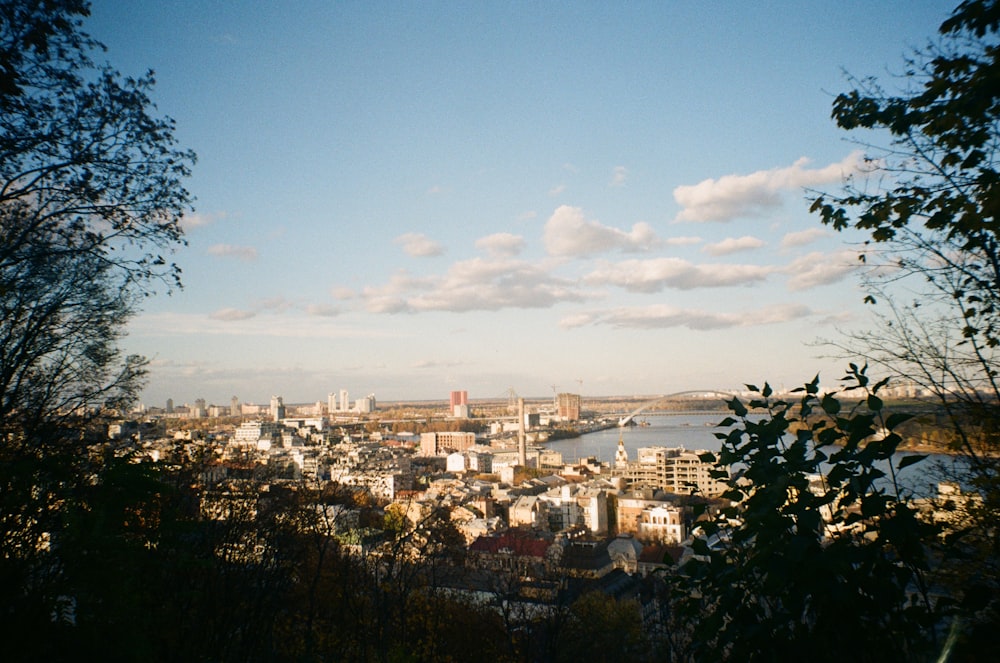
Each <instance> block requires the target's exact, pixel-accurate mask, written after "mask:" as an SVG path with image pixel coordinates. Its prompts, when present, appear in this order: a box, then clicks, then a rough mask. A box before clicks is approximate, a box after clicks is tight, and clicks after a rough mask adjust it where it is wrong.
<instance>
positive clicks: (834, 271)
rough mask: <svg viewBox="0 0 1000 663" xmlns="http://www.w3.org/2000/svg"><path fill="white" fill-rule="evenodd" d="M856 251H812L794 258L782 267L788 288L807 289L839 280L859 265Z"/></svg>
mask: <svg viewBox="0 0 1000 663" xmlns="http://www.w3.org/2000/svg"><path fill="white" fill-rule="evenodd" d="M861 265H862V263H861V262H859V261H858V253H857V251H850V250H844V251H838V252H837V253H832V254H828V253H820V252H819V251H814V252H812V253H808V254H806V255H804V256H801V257H800V258H796V259H795V260H794V261H792V263H791V264H790V265H788V267H786V268H785V269H784V271H785V273H786V274H788V289H789V290H807V289H809V288H815V287H817V286H821V285H829V284H831V283H836V282H837V281H841V280H843V279H844V278H846V277H847V276H848V275H850V274H851V273H852V272H854V271H855V270H857V269H858V268H859V267H861Z"/></svg>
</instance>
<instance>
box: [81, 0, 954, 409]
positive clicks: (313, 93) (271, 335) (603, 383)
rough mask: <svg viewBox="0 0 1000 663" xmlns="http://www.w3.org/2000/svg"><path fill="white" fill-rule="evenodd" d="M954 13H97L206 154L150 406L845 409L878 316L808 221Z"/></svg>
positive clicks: (395, 8)
mask: <svg viewBox="0 0 1000 663" xmlns="http://www.w3.org/2000/svg"><path fill="white" fill-rule="evenodd" d="M952 6H953V5H952V4H951V3H945V2H929V1H921V0H907V1H901V2H870V1H864V2H860V1H859V2H852V1H839V2H759V3H758V2H755V3H747V2H665V1H664V2H651V3H644V2H628V3H610V2H594V3H589V2H547V3H512V2H495V3H494V2H474V3H459V2H449V3H439V2H400V3H377V2H376V3H369V2H336V3H335V2H281V3H264V2H215V1H211V0H199V1H197V2H186V1H176V2H170V3H147V2H131V1H120V2H119V1H111V0H108V1H102V0H97V1H95V2H94V4H93V7H92V17H91V18H90V19H89V20H88V22H87V29H88V31H89V32H90V33H91V34H93V35H94V36H95V37H97V38H98V39H99V40H101V41H103V42H104V43H105V44H106V45H107V46H108V48H109V50H108V53H107V59H108V60H109V61H110V62H111V63H112V64H114V65H115V66H116V67H117V68H118V69H120V70H121V71H123V72H124V73H129V74H138V73H141V72H143V71H145V70H146V69H150V68H151V69H153V70H155V71H156V74H157V88H156V91H155V100H156V102H157V104H158V107H159V110H160V111H161V112H162V113H163V114H166V115H169V116H171V117H173V118H174V119H175V120H176V122H177V136H178V138H179V139H180V141H181V143H182V144H183V146H185V147H189V148H191V149H193V150H195V151H196V152H197V153H198V156H199V161H198V164H197V165H196V168H195V173H194V176H193V177H192V178H191V179H190V181H189V183H188V184H189V186H188V188H189V189H190V190H191V192H192V193H193V194H194V195H195V196H196V197H197V211H196V213H195V214H194V215H192V216H191V217H190V218H188V219H187V220H186V227H187V239H188V241H189V246H187V247H186V248H184V249H182V250H181V251H179V252H178V253H177V255H176V256H175V259H176V260H177V262H178V263H179V264H180V265H181V267H182V269H183V270H184V283H185V288H184V289H183V290H182V291H180V292H175V293H173V294H172V295H170V296H160V297H155V298H152V299H151V300H149V301H148V303H147V305H146V307H145V309H144V311H143V312H142V314H141V315H139V316H138V317H137V318H136V319H135V320H133V321H132V323H131V324H130V335H129V337H128V338H127V339H126V341H125V343H124V345H125V348H126V349H127V350H128V351H129V352H137V353H140V354H144V355H146V356H147V357H149V358H150V359H151V360H152V369H153V370H152V373H151V376H150V384H149V386H148V388H147V389H146V391H145V393H144V395H143V400H144V402H146V403H148V404H155V405H162V404H163V402H164V401H165V400H166V399H167V398H168V397H169V398H173V399H174V400H175V401H176V402H178V403H180V402H192V401H193V400H194V399H195V398H206V399H207V400H209V401H210V402H216V403H228V399H229V398H230V397H231V396H233V395H236V396H238V397H239V398H240V399H242V400H245V401H249V402H261V401H266V400H267V399H268V398H269V397H270V395H271V394H281V395H283V396H284V397H285V400H286V401H287V402H310V401H316V400H325V399H326V394H327V393H328V392H330V391H335V390H339V389H342V388H345V389H348V390H349V391H350V392H351V394H352V397H356V396H361V395H365V394H368V393H374V394H375V395H376V397H377V398H379V399H380V400H398V399H408V398H415V399H425V398H445V397H446V396H447V393H448V391H450V390H452V389H465V390H468V392H469V396H470V398H473V399H476V398H493V397H500V396H503V395H504V394H505V393H506V391H507V390H508V389H509V388H513V389H514V390H515V391H517V392H518V393H519V394H521V395H524V396H544V395H549V394H551V393H552V390H553V388H555V389H557V390H558V391H574V392H579V393H582V394H583V395H584V396H598V395H624V394H665V393H669V392H673V391H679V390H683V389H695V388H711V389H732V388H736V387H738V386H739V385H741V384H743V383H745V382H755V383H759V382H763V381H764V380H769V381H770V382H771V383H772V384H775V385H786V386H794V385H797V384H800V383H801V382H804V381H807V380H809V379H810V378H811V377H812V376H813V375H814V374H816V373H817V372H819V373H821V375H822V376H823V378H824V379H825V380H826V381H829V382H831V383H832V382H833V381H834V380H835V379H836V378H838V377H840V374H841V367H842V365H843V363H842V362H841V361H839V360H832V359H827V358H823V355H826V354H830V351H828V350H826V349H824V348H823V347H821V346H817V345H816V343H815V342H816V341H817V339H820V338H831V337H835V336H836V335H837V333H838V332H837V330H838V329H850V328H863V327H864V325H865V316H866V312H865V310H864V308H863V306H862V304H861V301H862V296H863V295H862V293H861V292H860V291H859V289H858V284H857V279H856V274H855V273H854V265H855V263H856V261H855V256H856V254H857V245H856V243H857V241H858V240H859V239H860V238H859V237H857V236H850V235H835V234H833V233H832V232H831V231H829V230H828V229H825V228H824V227H822V226H821V225H820V223H819V221H818V218H817V217H816V216H814V215H810V214H809V213H808V202H807V201H806V195H807V194H806V192H805V188H807V187H810V188H816V189H827V190H837V189H838V188H839V187H840V183H841V181H842V178H843V177H844V176H845V175H848V174H850V173H851V172H852V171H853V169H854V168H855V167H856V164H857V163H858V158H859V153H858V152H857V150H858V149H859V148H858V145H857V144H855V143H852V142H851V141H850V140H849V138H850V137H849V136H847V135H846V134H844V133H843V132H841V131H839V130H837V128H836V127H835V126H834V124H833V122H832V120H831V119H830V107H831V102H832V100H833V97H834V95H835V94H836V93H838V92H840V91H843V90H845V89H847V87H848V82H847V81H846V79H845V76H844V71H845V70H846V71H848V72H850V73H852V74H854V75H858V76H867V75H874V76H877V77H879V78H880V79H881V80H883V81H884V82H885V83H886V84H888V85H890V86H891V85H892V84H893V79H892V74H893V73H894V72H898V71H899V70H900V69H901V68H902V64H903V57H904V55H905V54H906V53H907V52H908V51H909V49H910V48H912V47H918V46H921V45H923V44H925V43H926V42H927V40H928V39H929V38H930V37H932V35H933V34H934V31H935V29H936V27H937V25H938V24H939V23H940V22H941V20H942V19H943V18H944V17H945V16H946V15H947V14H948V13H949V12H950V10H951V9H952ZM875 138H876V139H877V137H875Z"/></svg>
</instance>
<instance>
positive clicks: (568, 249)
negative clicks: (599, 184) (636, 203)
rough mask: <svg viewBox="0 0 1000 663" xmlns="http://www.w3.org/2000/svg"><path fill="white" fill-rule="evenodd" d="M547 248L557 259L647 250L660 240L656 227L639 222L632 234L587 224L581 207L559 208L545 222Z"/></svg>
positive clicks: (566, 206)
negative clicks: (560, 257) (607, 252)
mask: <svg viewBox="0 0 1000 663" xmlns="http://www.w3.org/2000/svg"><path fill="white" fill-rule="evenodd" d="M544 240H545V249H546V251H548V252H549V254H550V255H554V256H585V255H591V254H594V253H601V252H604V251H610V250H613V249H620V250H623V251H645V250H648V249H650V248H652V247H654V246H656V245H657V244H659V239H658V238H657V236H656V232H655V231H654V230H653V227H652V226H651V225H649V224H648V223H645V222H642V221H640V222H639V223H637V224H635V225H634V226H632V230H631V232H625V231H623V230H619V229H617V228H612V227H610V226H605V225H603V224H601V223H599V222H597V221H588V220H587V219H585V218H584V217H583V210H581V209H580V208H579V207H570V206H569V205H560V206H559V207H558V208H557V209H556V211H555V212H553V213H552V216H550V217H549V220H548V221H547V222H546V223H545V235H544Z"/></svg>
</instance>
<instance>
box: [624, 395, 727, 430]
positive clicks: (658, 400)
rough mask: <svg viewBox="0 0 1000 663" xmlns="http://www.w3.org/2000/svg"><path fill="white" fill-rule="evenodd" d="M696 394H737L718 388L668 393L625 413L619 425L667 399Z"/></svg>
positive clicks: (626, 424) (625, 424)
mask: <svg viewBox="0 0 1000 663" xmlns="http://www.w3.org/2000/svg"><path fill="white" fill-rule="evenodd" d="M695 394H700V395H703V396H718V397H719V398H725V399H726V400H729V399H731V398H734V396H735V395H734V394H731V393H729V392H726V391H718V390H717V389H689V390H688V391H678V392H676V393H673V394H667V395H666V396H659V397H658V398H655V399H653V400H651V401H649V402H648V403H645V404H643V405H640V406H639V407H638V408H636V410H635V411H633V412H631V413H629V414H627V415H625V416H624V417H622V418H621V419H619V420H618V425H619V426H628V425H629V423H630V422H631V421H632V419H634V418H635V417H636V416H638V415H639V414H641V413H642V412H645V411H646V410H648V409H649V408H651V407H653V406H654V405H659V404H660V403H662V402H663V401H667V400H670V399H672V398H677V397H678V396H693V395H695Z"/></svg>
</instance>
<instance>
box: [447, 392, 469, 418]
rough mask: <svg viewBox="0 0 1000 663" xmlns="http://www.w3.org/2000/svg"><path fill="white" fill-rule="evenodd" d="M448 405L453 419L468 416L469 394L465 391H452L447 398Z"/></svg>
mask: <svg viewBox="0 0 1000 663" xmlns="http://www.w3.org/2000/svg"><path fill="white" fill-rule="evenodd" d="M448 403H449V404H450V406H451V408H450V409H451V416H453V417H468V416H469V392H467V391H453V392H451V394H449V396H448Z"/></svg>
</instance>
